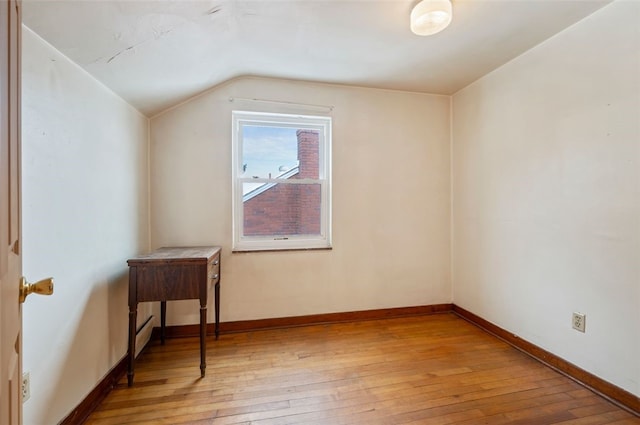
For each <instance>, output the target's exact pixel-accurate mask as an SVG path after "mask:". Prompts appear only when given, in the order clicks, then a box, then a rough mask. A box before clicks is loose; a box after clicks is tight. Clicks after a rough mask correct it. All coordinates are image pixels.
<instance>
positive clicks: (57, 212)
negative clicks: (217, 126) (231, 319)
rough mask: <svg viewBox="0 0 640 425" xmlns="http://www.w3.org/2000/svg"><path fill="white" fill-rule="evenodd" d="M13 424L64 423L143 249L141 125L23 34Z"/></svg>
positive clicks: (115, 334) (112, 355) (109, 357)
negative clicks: (21, 277)
mask: <svg viewBox="0 0 640 425" xmlns="http://www.w3.org/2000/svg"><path fill="white" fill-rule="evenodd" d="M23 34H24V39H23V53H22V55H23V56H22V57H23V97H22V101H23V133H22V147H23V152H22V155H23V156H22V162H23V169H22V171H23V241H24V245H23V246H24V267H23V268H24V274H25V276H27V277H28V278H29V279H31V280H36V279H40V278H43V277H46V276H53V277H54V278H55V293H54V295H53V296H52V297H50V298H49V297H39V296H35V295H31V296H30V297H29V299H28V300H27V302H26V303H25V304H24V307H23V318H24V326H23V338H24V345H23V349H24V363H23V369H24V371H28V372H30V376H31V398H30V399H29V400H28V401H27V402H26V403H25V404H24V417H25V424H26V425H31V424H53V423H57V422H58V421H60V420H61V419H62V418H64V417H65V416H66V415H67V414H68V413H69V412H70V411H71V409H73V408H74V407H76V406H77V405H78V404H79V403H80V402H81V401H82V399H83V398H84V397H85V396H86V395H87V394H88V393H89V392H90V391H91V390H92V389H93V387H94V386H95V385H96V383H97V382H99V381H100V380H101V379H102V378H103V377H104V375H105V374H106V373H107V372H108V371H109V370H110V369H111V368H112V367H113V366H114V365H115V364H116V363H117V362H118V361H119V360H120V359H121V358H122V357H123V356H124V355H125V353H126V349H127V329H128V328H127V323H128V308H127V281H128V280H127V265H126V259H127V258H128V257H130V256H132V255H135V254H138V253H139V252H142V251H146V250H147V248H148V219H147V217H148V202H147V199H148V184H147V182H148V167H147V147H148V143H147V141H148V120H147V119H146V118H145V117H144V116H142V115H141V114H140V113H138V112H137V111H136V110H135V109H134V108H132V107H131V106H129V105H128V104H126V103H125V102H124V101H122V100H121V99H120V98H118V97H117V96H115V95H114V94H113V93H112V92H110V91H109V90H108V89H106V88H105V87H104V86H102V85H100V84H99V83H97V82H96V81H95V80H94V79H93V78H92V77H90V76H89V75H88V74H86V73H85V72H84V71H82V70H81V69H80V68H79V67H77V66H76V65H75V64H73V63H71V62H70V61H69V60H68V59H66V58H65V57H64V56H62V55H61V54H60V53H59V52H57V51H56V50H54V49H53V48H52V47H51V46H49V45H48V44H46V43H45V42H44V41H43V40H41V39H40V38H39V37H38V36H37V35H35V34H34V33H33V32H31V31H30V30H28V29H26V28H25V30H24V31H23Z"/></svg>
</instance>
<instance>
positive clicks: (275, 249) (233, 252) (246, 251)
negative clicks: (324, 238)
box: [231, 246, 333, 254]
mask: <svg viewBox="0 0 640 425" xmlns="http://www.w3.org/2000/svg"><path fill="white" fill-rule="evenodd" d="M331 250H333V247H330V246H327V247H317V248H271V249H233V250H231V253H232V254H248V253H252V252H283V251H285V252H290V251H331Z"/></svg>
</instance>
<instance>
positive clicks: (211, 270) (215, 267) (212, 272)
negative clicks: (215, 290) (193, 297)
mask: <svg viewBox="0 0 640 425" xmlns="http://www.w3.org/2000/svg"><path fill="white" fill-rule="evenodd" d="M207 276H208V278H209V279H211V283H218V282H219V281H220V255H219V254H218V255H216V256H215V257H213V259H212V260H211V261H210V262H209V267H208V269H207Z"/></svg>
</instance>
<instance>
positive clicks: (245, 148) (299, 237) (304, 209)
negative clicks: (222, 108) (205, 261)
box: [232, 111, 331, 251]
mask: <svg viewBox="0 0 640 425" xmlns="http://www.w3.org/2000/svg"><path fill="white" fill-rule="evenodd" d="M232 119H233V238H234V241H233V249H234V250H236V251H251V250H278V249H310V248H329V247H331V164H330V161H331V118H329V117H317V116H306V115H284V114H270V113H257V112H241V111H233V114H232Z"/></svg>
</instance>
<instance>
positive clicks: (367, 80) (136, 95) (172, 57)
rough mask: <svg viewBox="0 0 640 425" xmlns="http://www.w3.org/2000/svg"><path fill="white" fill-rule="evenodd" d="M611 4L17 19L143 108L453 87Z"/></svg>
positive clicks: (238, 0)
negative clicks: (282, 90)
mask: <svg viewBox="0 0 640 425" xmlns="http://www.w3.org/2000/svg"><path fill="white" fill-rule="evenodd" d="M610 1H611V0H453V10H454V17H453V22H452V24H451V26H450V27H449V28H447V29H446V30H444V31H443V32H441V33H439V34H436V35H434V36H430V37H419V36H416V35H414V34H412V33H411V31H410V30H409V21H408V20H409V13H410V11H411V8H412V7H413V5H414V4H416V3H417V1H414V0H392V1H388V0H352V1H343V0H324V1H314V0H262V1H256V0H253V1H245V0H198V1H195V0H170V1H168V0H110V1H95V0H75V1H69V0H63V1H52V0H24V1H23V19H24V23H25V25H27V26H28V27H29V28H31V29H32V30H33V31H35V32H36V33H38V34H39V35H40V36H41V37H42V38H44V39H45V40H47V41H48V42H49V43H51V44H52V45H53V46H55V47H56V48H57V49H58V50H60V51H61V52H62V53H64V54H65V55H66V56H68V57H69V58H70V59H71V60H73V61H74V62H76V63H78V64H79V65H80V66H81V67H83V68H84V69H86V70H87V71H88V72H89V73H91V74H92V75H93V76H94V77H95V78H97V79H98V80H100V81H101V82H102V83H104V84H105V85H106V86H108V87H110V88H111V89H112V90H113V91H115V92H116V93H117V94H119V95H120V96H121V97H122V98H123V99H125V100H126V101H128V102H129V103H130V104H132V105H133V106H135V107H136V108H138V109H139V110H140V111H141V112H143V113H144V114H146V115H148V116H153V115H154V114H156V113H158V112H160V111H162V110H164V109H166V108H168V107H170V106H172V105H174V104H176V103H178V102H180V101H183V100H185V99H187V98H189V97H191V96H194V95H195V94H198V93H200V92H202V91H204V90H207V89H208V88H211V87H213V86H215V85H218V84H220V83H222V82H224V81H226V80H229V79H231V78H234V77H238V76H243V75H260V76H267V77H278V78H288V79H298V80H308V81H322V82H330V83H337V84H350V85H357V86H365V87H379V88H387V89H399V90H409V91H417V92H425V93H435V94H453V93H455V92H456V91H458V90H460V89H461V88H463V87H465V86H466V85H468V84H469V83H471V82H473V81H474V80H476V79H478V78H480V77H481V76H483V75H485V74H487V73H488V72H490V71H492V70H493V69H495V68H497V67H499V66H500V65H502V64H504V63H505V62H508V61H509V60H511V59H513V58H514V57H516V56H518V55H520V54H521V53H523V52H525V51H526V50H528V49H530V48H531V47H533V46H535V45H536V44H538V43H540V42H542V41H543V40H545V39H547V38H549V37H551V36H553V35H554V34H556V33H557V32H559V31H561V30H562V29H564V28H566V27H568V26H570V25H572V24H573V23H575V22H577V21H579V20H580V19H582V18H584V17H585V16H587V15H589V14H591V13H593V12H594V11H595V10H597V9H599V8H601V7H602V6H604V5H605V4H607V3H609V2H610Z"/></svg>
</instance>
